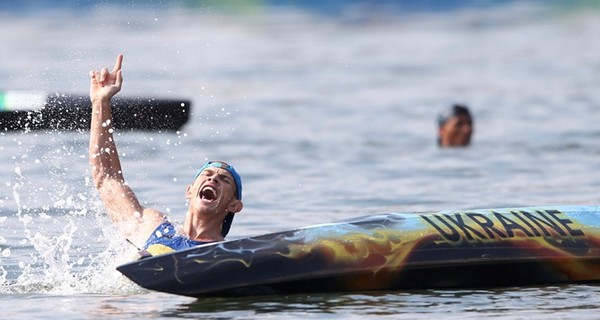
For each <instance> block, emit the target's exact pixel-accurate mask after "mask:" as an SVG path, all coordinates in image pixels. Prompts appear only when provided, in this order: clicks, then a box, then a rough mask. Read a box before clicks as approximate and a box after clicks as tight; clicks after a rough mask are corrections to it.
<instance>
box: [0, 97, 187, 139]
mask: <svg viewBox="0 0 600 320" xmlns="http://www.w3.org/2000/svg"><path fill="white" fill-rule="evenodd" d="M190 108H191V102H190V101H189V100H186V99H164V98H153V97H119V96H117V97H114V98H113V100H112V111H113V126H114V128H115V129H121V130H136V131H177V130H180V129H181V128H182V127H183V125H185V123H186V122H187V121H188V119H189V115H190V111H191V110H190ZM91 110H92V105H91V102H90V99H89V97H88V96H86V95H72V94H47V93H45V92H34V91H5V92H0V131H30V130H89V128H90V120H91Z"/></svg>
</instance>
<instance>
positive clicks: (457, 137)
mask: <svg viewBox="0 0 600 320" xmlns="http://www.w3.org/2000/svg"><path fill="white" fill-rule="evenodd" d="M472 133H473V123H472V120H471V117H470V116H468V115H464V114H460V115H455V116H453V117H452V118H450V119H448V121H446V123H445V124H444V125H443V126H442V127H441V128H440V132H439V137H440V145H441V146H442V147H452V146H466V145H468V144H469V142H471V134H472Z"/></svg>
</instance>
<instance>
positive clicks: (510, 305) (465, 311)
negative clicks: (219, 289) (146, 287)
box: [162, 285, 600, 319]
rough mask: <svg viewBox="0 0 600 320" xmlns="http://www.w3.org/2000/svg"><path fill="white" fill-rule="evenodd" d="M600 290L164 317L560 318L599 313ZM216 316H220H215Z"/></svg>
mask: <svg viewBox="0 0 600 320" xmlns="http://www.w3.org/2000/svg"><path fill="white" fill-rule="evenodd" d="M599 292H600V288H599V287H597V286H589V285H564V286H550V287H525V288H505V289H487V290H486V289H483V290H482V289H478V290H419V291H405V292H385V291H382V292H365V293H354V294H322V295H319V294H317V295H309V296H307V295H290V296H283V297H280V296H266V297H265V296H262V297H250V298H232V299H230V298H227V299H219V298H208V299H198V300H195V301H192V302H190V303H184V304H181V305H178V306H176V307H173V308H171V309H169V310H168V312H163V314H162V315H163V316H166V317H198V318H203V319H222V317H223V316H224V315H227V314H228V313H229V314H235V315H236V316H241V317H245V316H251V315H256V316H257V317H259V316H260V315H261V314H268V315H269V316H274V317H277V316H278V315H281V316H292V317H295V316H302V315H306V316H307V317H309V318H312V317H313V316H311V314H314V315H315V316H316V315H320V316H324V315H329V317H333V318H338V319H364V318H363V317H393V318H395V319H396V318H398V319H399V318H402V319H410V318H429V319H430V318H431V317H432V316H433V315H440V314H444V317H452V318H465V317H467V318H478V317H483V316H486V317H487V316H507V315H518V314H520V313H519V312H522V311H526V315H527V316H536V315H537V316H540V315H547V314H552V315H553V316H556V317H558V318H560V317H561V316H566V317H570V316H571V315H573V313H584V314H585V310H590V309H591V310H597V309H598V307H597V306H596V305H595V303H594V300H592V299H590V298H592V296H593V295H595V294H598V293H599ZM216 314H217V315H216ZM325 317H327V316H325Z"/></svg>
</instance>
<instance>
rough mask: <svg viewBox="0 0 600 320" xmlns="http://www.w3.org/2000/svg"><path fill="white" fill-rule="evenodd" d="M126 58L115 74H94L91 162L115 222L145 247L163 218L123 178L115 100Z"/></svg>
mask: <svg viewBox="0 0 600 320" xmlns="http://www.w3.org/2000/svg"><path fill="white" fill-rule="evenodd" d="M122 62H123V55H121V54H120V55H119V56H118V57H117V61H116V63H115V66H114V68H113V70H112V71H111V72H109V71H108V69H107V68H103V69H101V70H99V71H95V70H92V71H90V78H91V80H90V100H91V101H92V120H91V125H90V145H89V161H90V165H91V169H92V178H93V180H94V184H95V186H96V189H98V191H99V193H100V198H101V199H102V202H103V203H104V206H105V207H106V209H107V211H108V215H109V217H110V218H111V220H112V221H113V222H114V223H116V224H117V226H118V228H119V230H120V231H121V233H122V234H123V236H125V237H126V238H128V239H130V240H131V241H134V243H136V244H137V245H142V244H143V243H142V242H143V241H144V240H145V239H146V238H147V237H148V236H149V235H150V233H151V232H152V231H153V230H154V228H156V226H157V225H158V224H160V222H161V221H162V219H163V215H162V214H161V213H160V212H158V211H156V210H152V209H145V208H143V207H142V206H141V204H140V202H139V201H138V199H137V197H136V196H135V194H134V193H133V191H132V190H131V188H130V187H129V186H128V185H127V184H126V182H125V179H124V178H123V171H122V169H121V162H120V160H119V153H118V152H117V146H116V145H115V141H114V139H113V122H112V112H111V107H110V102H111V98H112V97H113V96H114V95H115V94H117V93H118V92H119V91H120V90H121V84H122V83H123V77H122V75H121V65H122Z"/></svg>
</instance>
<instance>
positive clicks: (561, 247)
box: [117, 206, 600, 297]
mask: <svg viewBox="0 0 600 320" xmlns="http://www.w3.org/2000/svg"><path fill="white" fill-rule="evenodd" d="M599 210H600V207H597V206H543V207H522V208H499V209H477V210H459V211H439V212H426V213H389V214H380V215H371V216H366V217H358V218H354V219H350V220H345V221H340V222H335V223H328V224H321V225H315V226H308V227H305V228H300V229H294V230H289V231H283V232H276V233H270V234H264V235H259V236H252V237H247V238H241V239H236V240H230V241H224V242H218V243H213V244H206V245H202V246H198V247H195V248H190V249H186V250H182V251H177V252H173V253H168V254H164V255H159V256H154V257H149V258H143V259H141V260H137V261H133V262H130V263H127V264H124V265H121V266H119V267H117V270H119V271H120V272H121V273H122V274H123V275H125V276H126V277H127V278H129V279H131V280H132V281H133V282H135V283H137V284H138V285H140V286H141V287H143V288H147V289H150V290H155V291H160V292H166V293H171V294H177V295H184V296H190V297H206V296H247V295H271V294H297V293H304V294H307V293H325V292H352V291H372V290H410V289H436V288H488V287H505V286H525V285H547V284H560V283H580V282H596V281H598V280H600V229H599V228H600V211H599Z"/></svg>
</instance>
